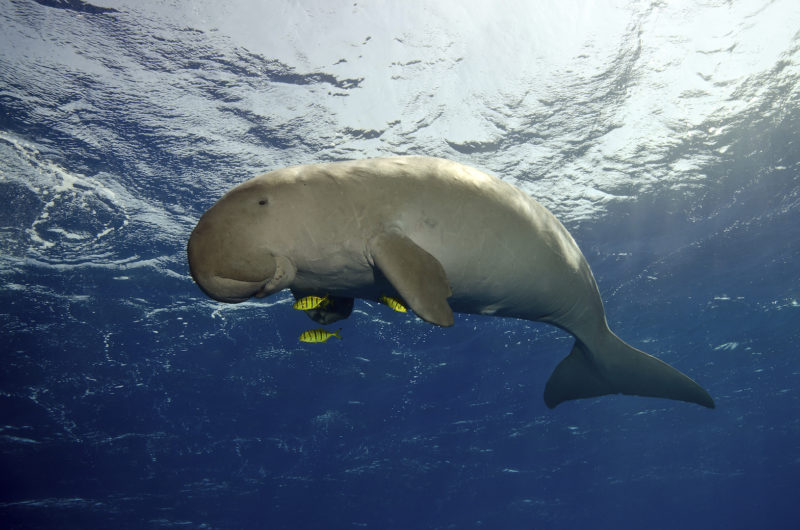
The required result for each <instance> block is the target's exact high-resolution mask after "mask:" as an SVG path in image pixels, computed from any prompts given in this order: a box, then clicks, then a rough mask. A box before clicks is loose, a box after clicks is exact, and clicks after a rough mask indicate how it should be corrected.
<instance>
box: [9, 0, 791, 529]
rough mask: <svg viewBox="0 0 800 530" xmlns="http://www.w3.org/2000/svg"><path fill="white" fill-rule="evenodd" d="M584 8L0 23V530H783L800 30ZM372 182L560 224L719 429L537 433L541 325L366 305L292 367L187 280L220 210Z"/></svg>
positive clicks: (265, 316) (630, 400)
mask: <svg viewBox="0 0 800 530" xmlns="http://www.w3.org/2000/svg"><path fill="white" fill-rule="evenodd" d="M218 4H223V5H218ZM486 4H488V5H486ZM504 4H506V3H504ZM731 4H734V5H731ZM578 5H579V7H575V6H574V5H570V6H566V5H565V4H564V3H560V2H551V3H542V2H531V3H527V2H508V3H507V4H506V5H505V6H504V8H503V9H500V8H498V7H496V4H495V3H488V2H484V3H479V2H455V1H453V2H448V1H444V0H443V1H441V2H436V3H425V2H417V1H409V2H402V3H398V5H394V6H389V5H386V4H385V3H382V2H352V1H349V2H340V1H333V2H331V1H324V2H323V1H319V2H304V3H303V5H299V4H298V3H295V2H290V1H285V2H283V1H278V0H275V1H270V2H256V1H254V0H250V1H248V0H238V1H236V2H225V3H219V2H216V3H215V2H210V1H198V2H192V3H180V2H173V3H162V2H157V1H155V0H145V1H136V2H134V1H131V0H115V1H106V2H100V1H97V2H95V3H93V4H89V3H86V2H83V1H81V0H63V1H60V0H36V1H34V0H6V1H4V2H2V3H0V201H1V204H2V206H0V329H1V330H2V344H3V346H2V349H0V354H1V355H2V364H0V367H1V368H0V526H2V527H4V528H209V529H211V528H213V529H223V528H275V529H280V528H292V529H299V528H381V529H387V528H398V529H400V528H403V529H405V528H415V529H422V528H425V529H444V528H503V529H516V528H549V529H561V528H563V529H573V528H580V527H588V526H591V527H592V528H598V529H604V528H614V529H619V528H665V529H666V528H729V529H734V528H754V527H758V528H795V527H796V526H797V524H798V520H800V517H799V516H800V513H799V512H798V508H797V502H796V498H797V492H798V491H800V478H798V477H800V398H799V396H800V361H799V360H798V356H797V354H796V351H795V350H796V345H797V343H798V339H800V326H799V325H798V324H800V265H799V263H800V223H798V213H800V150H798V138H799V137H800V110H798V105H797V101H800V84H799V83H798V81H799V80H800V33H798V28H800V6H798V5H796V2H793V1H791V0H784V1H774V2H757V1H753V2H736V3H728V2H724V1H719V2H714V1H711V2H705V3H703V4H702V5H700V4H697V5H691V4H690V5H684V4H681V5H679V4H677V3H672V2H660V3H651V2H593V3H588V2H587V3H583V4H578ZM765 35H766V36H769V38H768V39H767V38H765ZM390 154H425V155H433V156H443V157H446V158H451V159H455V160H458V161H460V162H463V163H466V164H469V165H472V166H475V167H478V168H480V169H482V170H485V171H487V172H491V173H494V174H496V175H498V176H500V177H502V178H504V179H506V180H508V181H510V182H512V183H514V184H516V185H519V186H520V187H522V188H523V189H525V190H526V191H528V192H529V193H531V194H532V195H533V196H534V197H536V198H537V200H540V201H541V202H542V203H543V204H545V205H546V206H548V207H549V208H550V209H552V211H553V212H554V213H555V214H556V215H557V216H558V217H559V218H561V219H562V220H563V221H564V223H565V224H566V225H567V227H568V228H569V229H570V230H571V232H572V233H573V235H574V237H575V239H576V240H577V241H578V243H579V245H580V246H581V248H582V250H583V252H584V254H585V255H586V258H587V260H588V261H589V263H590V265H591V266H592V269H593V271H594V273H595V276H596V278H597V281H598V284H599V285H600V289H601V293H602V294H603V298H604V301H605V303H606V311H607V314H608V319H609V322H610V324H611V327H612V329H614V330H615V332H616V333H617V334H618V335H620V336H621V337H623V338H624V339H625V340H626V341H628V342H630V343H631V344H633V345H635V346H637V347H640V348H641V349H643V350H645V351H648V352H649V353H652V354H654V355H656V356H658V357H660V358H662V359H664V360H665V361H667V362H669V363H671V364H673V365H674V366H675V367H677V368H679V369H680V370H682V371H684V372H686V373H687V374H689V375H690V376H691V377H693V378H695V379H696V380H697V381H698V382H700V383H701V384H702V385H703V386H704V387H705V388H707V389H708V390H709V392H710V393H711V394H712V395H713V396H714V398H715V400H716V403H717V408H716V409H715V410H706V409H703V408H701V407H698V406H694V405H690V404H685V403H679V402H672V401H666V400H658V399H648V398H640V397H631V396H607V397H603V398H599V399H590V400H581V401H575V402H569V403H565V404H562V405H560V406H559V407H557V408H556V409H554V410H548V409H547V408H546V407H545V405H544V402H543V400H542V392H543V389H544V384H545V382H546V380H547V378H548V377H549V375H550V373H551V372H552V370H553V368H554V367H555V366H556V364H557V363H558V362H559V361H560V360H561V359H562V358H563V357H564V356H565V355H567V353H568V352H569V350H570V348H571V345H572V338H571V337H570V336H568V335H567V334H565V333H564V332H561V331H559V330H557V329H555V328H552V327H548V326H546V325H544V324H535V323H530V322H525V321H518V320H512V319H500V318H491V317H479V316H468V315H456V324H455V326H454V327H452V328H449V329H440V328H436V327H433V326H431V325H429V324H427V323H425V322H422V321H421V320H419V319H417V318H416V317H414V316H413V315H412V314H410V313H409V314H406V315H401V314H398V313H394V312H392V311H391V310H390V309H388V308H387V307H385V306H379V305H376V304H371V303H367V302H363V301H358V302H357V303H356V308H355V311H354V313H353V315H352V316H351V317H350V318H349V319H348V320H346V321H343V322H342V327H343V330H342V335H343V340H342V341H341V342H339V341H335V339H334V340H331V341H329V342H328V343H326V344H324V345H316V344H310V345H308V344H302V343H299V342H298V341H297V336H298V335H299V334H300V333H301V332H302V331H304V330H305V329H309V328H311V327H316V326H315V324H314V323H313V322H311V321H310V320H308V319H307V318H306V317H305V316H304V315H302V314H301V313H299V312H297V311H293V310H292V309H291V307H290V306H291V304H290V298H291V297H290V296H289V295H288V294H287V293H283V294H281V295H278V296H275V297H272V298H269V299H267V300H262V301H254V302H247V303H244V304H239V305H225V304H219V303H216V302H213V301H212V300H210V299H208V298H206V297H205V296H204V295H203V294H202V292H200V290H199V289H198V288H197V286H196V285H194V283H193V282H192V280H191V278H190V276H189V272H188V266H187V264H186V257H185V245H186V240H187V238H188V235H189V233H190V232H191V230H192V228H193V226H194V224H195V223H196V221H197V219H198V218H199V216H200V215H201V214H202V212H203V211H205V209H207V208H208V207H209V206H210V205H211V204H213V203H214V202H215V201H216V200H217V199H218V198H219V197H220V196H221V195H222V194H223V193H224V192H225V191H226V190H227V189H229V188H230V187H231V186H233V185H235V184H237V183H239V182H241V181H243V180H245V179H247V178H249V177H251V176H253V175H255V174H258V173H261V172H264V171H268V170H271V169H275V168H278V167H283V166H286V165H290V164H300V163H311V162H318V161H329V160H341V159H348V158H361V157H367V156H377V155H390Z"/></svg>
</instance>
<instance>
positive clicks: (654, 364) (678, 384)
mask: <svg viewBox="0 0 800 530" xmlns="http://www.w3.org/2000/svg"><path fill="white" fill-rule="evenodd" d="M593 348H594V351H592V350H590V349H589V348H588V347H587V346H586V345H585V344H583V343H582V342H581V341H580V340H576V341H575V346H574V347H573V348H572V351H571V352H570V354H569V355H568V356H567V357H565V358H564V360H562V361H561V362H560V363H559V364H558V366H557V367H556V369H555V370H554V371H553V374H552V375H551V376H550V379H549V380H548V381H547V385H546V386H545V390H544V401H545V404H546V405H547V406H548V407H549V408H551V409H552V408H553V407H555V406H556V405H558V404H559V403H561V402H562V401H567V400H570V399H580V398H589V397H596V396H603V395H606V394H630V395H636V396H648V397H660V398H667V399H676V400H679V401H688V402H689V403H697V404H698V405H702V406H704V407H708V408H711V409H713V408H714V400H713V399H712V398H711V396H710V395H709V394H708V392H706V391H705V390H704V389H703V388H702V387H701V386H700V385H698V384H697V383H695V382H694V381H693V380H692V379H691V378H689V377H688V376H686V375H684V374H683V373H681V372H679V371H678V370H676V369H675V368H673V367H672V366H670V365H668V364H667V363H665V362H663V361H660V360H658V359H656V358H655V357H653V356H652V355H648V354H646V353H644V352H643V351H640V350H637V349H636V348H634V347H633V346H629V345H628V344H626V343H625V342H624V341H623V340H622V339H620V338H619V337H617V336H616V335H614V334H613V333H612V332H610V331H609V332H608V335H607V338H606V340H603V341H599V342H598V343H597V344H593Z"/></svg>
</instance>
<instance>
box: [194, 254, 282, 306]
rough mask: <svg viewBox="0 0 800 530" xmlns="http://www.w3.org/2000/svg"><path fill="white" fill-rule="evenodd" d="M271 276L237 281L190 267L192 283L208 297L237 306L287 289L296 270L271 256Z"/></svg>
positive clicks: (278, 257) (277, 257) (279, 257)
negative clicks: (250, 299) (197, 271)
mask: <svg viewBox="0 0 800 530" xmlns="http://www.w3.org/2000/svg"><path fill="white" fill-rule="evenodd" d="M271 261H272V267H269V268H271V269H272V275H271V276H269V277H267V278H265V279H263V280H257V281H253V280H249V279H248V280H239V279H237V278H230V277H228V276H224V275H222V274H214V273H205V274H202V273H196V272H195V270H194V269H193V268H192V267H190V269H191V273H192V277H193V278H194V281H195V282H196V283H197V285H198V286H200V289H202V291H203V292H204V293H206V294H207V295H208V296H209V297H211V298H213V299H214V300H217V301H219V302H226V303H229V304H238V303H240V302H244V301H246V300H247V299H248V298H251V297H256V298H264V297H265V296H269V295H271V294H273V293H277V292H278V291H280V290H282V289H285V288H287V287H289V285H290V284H291V282H292V280H294V277H295V274H296V272H297V269H296V268H295V267H294V264H293V263H292V262H291V261H290V260H289V259H287V258H285V257H283V256H272V259H271Z"/></svg>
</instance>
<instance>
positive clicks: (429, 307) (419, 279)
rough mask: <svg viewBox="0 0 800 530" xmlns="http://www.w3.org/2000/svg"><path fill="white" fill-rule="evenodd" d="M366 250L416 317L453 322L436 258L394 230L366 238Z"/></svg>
mask: <svg viewBox="0 0 800 530" xmlns="http://www.w3.org/2000/svg"><path fill="white" fill-rule="evenodd" d="M368 250H369V253H370V255H371V257H372V260H373V262H374V264H375V266H376V267H377V268H379V269H380V270H381V272H382V273H383V275H384V276H386V279H387V280H389V282H390V283H391V284H392V286H393V287H394V288H395V289H396V290H397V292H398V293H399V294H400V296H401V297H402V298H403V300H405V301H406V302H407V303H408V306H409V307H410V308H411V309H412V310H413V311H414V312H415V313H416V314H417V315H419V317H420V318H422V319H423V320H426V321H428V322H431V323H432V324H438V325H439V326H452V325H453V310H452V309H450V305H449V304H448V303H447V298H449V297H450V295H451V294H452V291H451V290H450V285H449V283H448V281H447V275H446V274H445V272H444V268H443V267H442V264H441V263H439V260H437V259H436V258H435V257H433V256H432V255H431V254H430V253H428V252H427V251H425V250H424V249H423V248H422V247H420V246H419V245H417V244H416V243H414V242H413V241H411V239H409V238H408V237H406V236H405V235H404V234H401V233H400V232H399V231H395V230H392V231H385V232H381V233H380V234H378V235H376V236H375V237H373V238H372V239H370V240H369V242H368Z"/></svg>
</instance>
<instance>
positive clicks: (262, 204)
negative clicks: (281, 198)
mask: <svg viewBox="0 0 800 530" xmlns="http://www.w3.org/2000/svg"><path fill="white" fill-rule="evenodd" d="M258 204H260V205H261V206H264V205H266V204H267V199H261V200H260V201H258Z"/></svg>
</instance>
